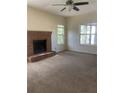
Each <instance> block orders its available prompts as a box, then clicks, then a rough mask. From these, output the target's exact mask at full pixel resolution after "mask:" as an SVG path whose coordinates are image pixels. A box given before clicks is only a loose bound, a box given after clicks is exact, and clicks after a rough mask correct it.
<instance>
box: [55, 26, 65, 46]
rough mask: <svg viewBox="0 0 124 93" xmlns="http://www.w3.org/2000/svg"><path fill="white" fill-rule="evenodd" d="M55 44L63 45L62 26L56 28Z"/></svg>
mask: <svg viewBox="0 0 124 93" xmlns="http://www.w3.org/2000/svg"><path fill="white" fill-rule="evenodd" d="M57 44H64V26H63V25H58V26H57Z"/></svg>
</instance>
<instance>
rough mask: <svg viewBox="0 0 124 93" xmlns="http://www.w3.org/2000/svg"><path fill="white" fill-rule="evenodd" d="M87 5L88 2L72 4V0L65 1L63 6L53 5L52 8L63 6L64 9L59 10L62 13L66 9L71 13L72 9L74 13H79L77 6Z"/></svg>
mask: <svg viewBox="0 0 124 93" xmlns="http://www.w3.org/2000/svg"><path fill="white" fill-rule="evenodd" d="M88 4H89V2H74V1H73V0H67V1H66V2H65V4H53V6H64V8H63V9H61V10H60V11H61V12H62V11H64V10H65V9H66V8H67V7H68V10H69V11H71V10H72V9H73V10H75V11H79V10H80V9H79V8H78V7H77V6H80V5H88Z"/></svg>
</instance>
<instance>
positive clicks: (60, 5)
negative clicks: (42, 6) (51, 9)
mask: <svg viewBox="0 0 124 93" xmlns="http://www.w3.org/2000/svg"><path fill="white" fill-rule="evenodd" d="M53 6H66V4H53Z"/></svg>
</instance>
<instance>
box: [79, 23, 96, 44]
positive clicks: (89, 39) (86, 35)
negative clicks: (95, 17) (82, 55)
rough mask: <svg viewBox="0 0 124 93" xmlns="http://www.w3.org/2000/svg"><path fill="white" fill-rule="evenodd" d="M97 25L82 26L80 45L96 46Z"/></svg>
mask: <svg viewBox="0 0 124 93" xmlns="http://www.w3.org/2000/svg"><path fill="white" fill-rule="evenodd" d="M96 30H97V29H96V24H90V25H81V26H80V44H86V45H96V38H97V37H96Z"/></svg>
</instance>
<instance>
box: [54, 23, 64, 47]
mask: <svg viewBox="0 0 124 93" xmlns="http://www.w3.org/2000/svg"><path fill="white" fill-rule="evenodd" d="M58 28H62V29H63V30H64V32H63V34H58ZM56 34H57V45H64V44H65V26H64V25H57V31H56ZM58 36H62V37H63V41H64V42H63V43H61V44H59V43H58Z"/></svg>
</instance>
